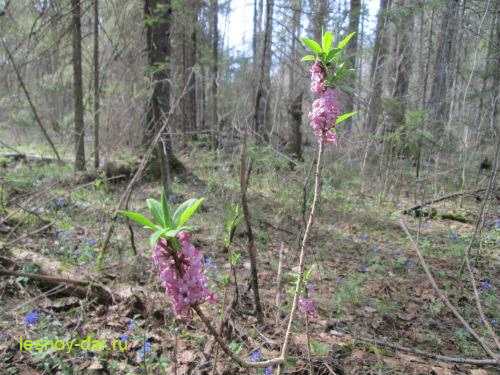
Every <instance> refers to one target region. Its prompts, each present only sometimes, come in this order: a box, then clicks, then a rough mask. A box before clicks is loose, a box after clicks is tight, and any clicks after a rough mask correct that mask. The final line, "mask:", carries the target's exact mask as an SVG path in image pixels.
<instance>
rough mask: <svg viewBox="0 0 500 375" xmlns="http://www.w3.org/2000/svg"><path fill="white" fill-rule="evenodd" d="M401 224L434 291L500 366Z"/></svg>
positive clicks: (403, 224) (499, 359) (401, 221)
mask: <svg viewBox="0 0 500 375" xmlns="http://www.w3.org/2000/svg"><path fill="white" fill-rule="evenodd" d="M399 224H400V226H401V228H402V229H403V231H404V232H405V233H406V236H407V237H408V239H409V240H410V243H411V245H412V247H413V249H414V250H415V252H416V253H417V256H418V259H419V261H420V264H421V266H422V268H423V269H424V272H425V274H426V275H427V278H428V279H429V281H430V282H431V285H432V288H433V289H434V291H435V292H436V294H437V295H438V296H439V298H440V299H441V301H442V302H443V303H444V304H445V305H446V306H447V307H448V309H450V311H451V312H452V313H453V315H455V317H456V318H457V319H458V320H459V321H460V323H462V325H463V326H464V328H465V329H466V330H467V332H469V333H470V334H471V335H472V337H474V339H475V340H476V341H477V342H478V343H479V344H480V345H481V347H482V348H483V349H484V351H485V352H486V353H487V354H488V355H489V356H490V357H491V358H493V359H494V360H495V363H498V364H500V357H499V356H498V355H497V354H495V353H494V352H493V351H492V350H491V349H490V347H489V346H488V345H486V343H485V342H484V340H483V339H482V338H481V337H480V336H479V335H478V334H477V332H476V331H475V330H474V329H473V328H472V327H471V326H470V325H469V323H467V322H466V321H465V319H464V318H463V317H462V315H461V314H460V313H459V312H458V310H457V309H456V308H455V306H453V304H452V303H451V302H450V300H449V299H448V297H446V295H445V294H444V293H443V292H442V291H441V289H440V288H439V286H438V285H437V283H436V280H435V279H434V276H432V273H431V271H430V269H429V266H428V265H427V262H426V261H425V259H424V257H423V255H422V253H421V252H420V249H419V247H418V245H417V244H416V242H415V240H414V239H413V237H412V235H411V234H410V232H409V231H408V228H407V227H406V224H405V222H404V221H403V219H400V221H399Z"/></svg>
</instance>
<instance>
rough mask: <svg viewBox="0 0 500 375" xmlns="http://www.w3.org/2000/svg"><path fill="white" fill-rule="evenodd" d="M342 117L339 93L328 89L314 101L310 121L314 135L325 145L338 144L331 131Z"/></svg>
mask: <svg viewBox="0 0 500 375" xmlns="http://www.w3.org/2000/svg"><path fill="white" fill-rule="evenodd" d="M339 115H340V104H339V100H338V93H337V91H336V90H335V89H332V88H330V87H328V88H326V89H325V91H324V92H322V93H321V94H320V96H319V97H318V98H317V99H315V100H314V101H313V104H312V111H311V112H309V120H310V121H311V122H310V125H311V127H312V128H313V131H314V134H315V135H316V136H317V137H318V138H319V140H320V141H322V142H324V143H336V142H337V137H336V135H335V133H334V132H333V131H332V130H331V129H332V127H333V126H334V125H335V121H336V120H337V117H338V116H339Z"/></svg>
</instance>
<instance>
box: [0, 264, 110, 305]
mask: <svg viewBox="0 0 500 375" xmlns="http://www.w3.org/2000/svg"><path fill="white" fill-rule="evenodd" d="M0 276H15V277H26V278H29V279H32V280H38V281H42V282H44V283H46V284H47V285H49V286H50V287H54V286H57V285H60V284H65V285H69V286H71V287H68V288H67V290H69V291H73V292H74V294H76V295H79V296H81V297H85V296H87V295H88V294H89V293H92V294H94V295H95V296H96V297H97V300H98V301H99V302H101V303H103V304H109V303H111V302H113V303H115V302H116V299H117V296H115V295H114V294H113V293H111V292H110V291H108V290H106V289H105V288H104V287H103V286H101V285H98V284H96V283H95V282H91V281H83V280H76V279H66V278H62V277H54V276H48V275H43V274H35V273H24V272H17V271H10V270H7V269H5V268H3V267H0Z"/></svg>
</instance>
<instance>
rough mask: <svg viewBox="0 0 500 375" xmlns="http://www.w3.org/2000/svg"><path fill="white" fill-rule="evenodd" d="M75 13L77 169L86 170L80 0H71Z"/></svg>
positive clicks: (74, 69)
mask: <svg viewBox="0 0 500 375" xmlns="http://www.w3.org/2000/svg"><path fill="white" fill-rule="evenodd" d="M71 5H72V14H73V100H74V110H75V170H77V171H83V170H85V143H84V141H85V128H84V123H83V82H82V26H81V7H80V0H71Z"/></svg>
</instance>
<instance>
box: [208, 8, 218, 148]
mask: <svg viewBox="0 0 500 375" xmlns="http://www.w3.org/2000/svg"><path fill="white" fill-rule="evenodd" d="M210 8H211V12H212V22H211V28H212V30H211V31H212V32H211V35H212V64H211V76H212V85H211V87H210V89H211V90H210V91H211V96H212V108H211V109H212V116H211V119H210V120H211V125H212V126H211V130H212V132H213V133H212V143H213V144H212V146H213V147H214V148H217V147H218V146H219V141H218V138H219V136H220V129H219V118H218V115H217V105H218V102H217V91H218V90H217V76H218V74H219V2H218V0H211V7H210Z"/></svg>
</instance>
